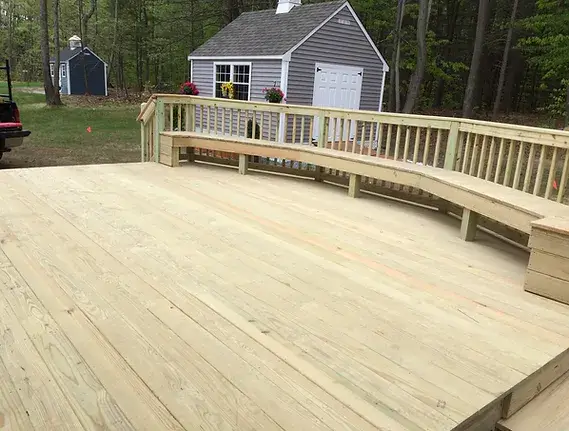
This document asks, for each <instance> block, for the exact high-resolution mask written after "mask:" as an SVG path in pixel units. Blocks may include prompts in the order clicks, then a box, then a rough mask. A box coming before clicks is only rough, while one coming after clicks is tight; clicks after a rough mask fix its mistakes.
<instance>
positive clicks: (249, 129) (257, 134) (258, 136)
mask: <svg viewBox="0 0 569 431" xmlns="http://www.w3.org/2000/svg"><path fill="white" fill-rule="evenodd" d="M247 137H248V138H252V137H253V120H249V121H247ZM255 139H261V129H260V128H259V123H257V122H256V121H255Z"/></svg>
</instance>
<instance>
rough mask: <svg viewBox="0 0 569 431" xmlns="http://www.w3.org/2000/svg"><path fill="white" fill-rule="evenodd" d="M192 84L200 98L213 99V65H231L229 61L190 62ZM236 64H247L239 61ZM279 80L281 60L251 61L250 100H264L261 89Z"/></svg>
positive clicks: (278, 82) (278, 83)
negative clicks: (194, 85) (198, 91)
mask: <svg viewBox="0 0 569 431" xmlns="http://www.w3.org/2000/svg"><path fill="white" fill-rule="evenodd" d="M192 62H193V65H192V68H193V71H192V73H193V76H192V78H191V79H192V82H193V83H194V84H196V86H197V87H198V90H200V96H204V97H214V93H213V88H214V87H213V64H214V63H223V62H227V63H231V62H232V61H231V60H224V59H219V60H192ZM236 62H247V60H246V59H245V60H239V61H236ZM280 80H281V60H256V61H251V100H252V101H255V102H259V101H262V100H265V99H264V96H263V88H265V87H270V86H273V85H274V84H275V82H276V83H277V85H280Z"/></svg>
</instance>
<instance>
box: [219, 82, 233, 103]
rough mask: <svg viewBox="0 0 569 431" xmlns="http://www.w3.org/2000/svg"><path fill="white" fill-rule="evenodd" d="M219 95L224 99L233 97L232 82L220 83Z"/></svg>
mask: <svg viewBox="0 0 569 431" xmlns="http://www.w3.org/2000/svg"><path fill="white" fill-rule="evenodd" d="M221 95H222V96H223V97H224V98H226V99H235V87H234V85H233V82H224V83H223V84H221Z"/></svg>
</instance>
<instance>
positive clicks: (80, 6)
mask: <svg viewBox="0 0 569 431" xmlns="http://www.w3.org/2000/svg"><path fill="white" fill-rule="evenodd" d="M77 7H78V12H79V38H80V39H81V63H82V65H83V81H84V83H85V94H86V95H89V94H90V92H89V78H88V73H87V63H86V62H85V41H84V40H83V37H84V36H85V32H84V31H83V0H78V2H77Z"/></svg>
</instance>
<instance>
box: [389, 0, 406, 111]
mask: <svg viewBox="0 0 569 431" xmlns="http://www.w3.org/2000/svg"><path fill="white" fill-rule="evenodd" d="M404 15H405V0H399V1H398V2H397V16H396V17H395V31H394V32H393V54H392V60H391V64H393V72H392V73H391V75H390V76H389V93H390V95H389V110H390V111H391V112H399V111H400V110H401V93H400V91H399V82H400V81H399V59H400V55H401V26H402V25H403V16H404Z"/></svg>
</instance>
